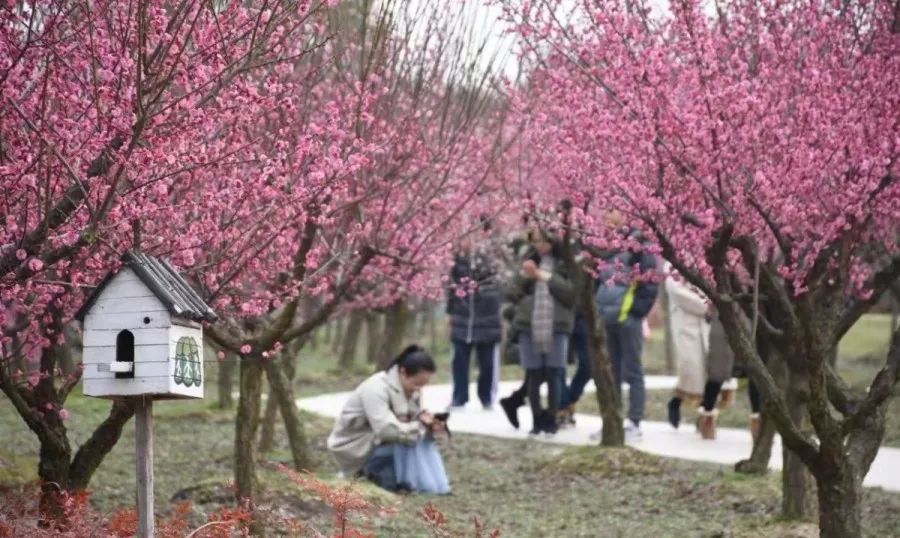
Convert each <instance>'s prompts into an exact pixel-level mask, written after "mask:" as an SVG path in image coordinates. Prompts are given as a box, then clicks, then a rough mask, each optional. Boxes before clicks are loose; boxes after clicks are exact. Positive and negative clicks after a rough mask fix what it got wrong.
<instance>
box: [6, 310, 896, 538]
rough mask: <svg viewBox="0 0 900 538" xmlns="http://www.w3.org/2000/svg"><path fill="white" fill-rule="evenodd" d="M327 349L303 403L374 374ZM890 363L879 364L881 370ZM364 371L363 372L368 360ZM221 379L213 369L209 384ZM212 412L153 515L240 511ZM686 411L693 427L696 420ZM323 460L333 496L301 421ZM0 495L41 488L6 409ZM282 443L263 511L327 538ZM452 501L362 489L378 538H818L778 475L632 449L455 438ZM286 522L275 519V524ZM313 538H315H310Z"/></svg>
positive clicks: (867, 335) (199, 406)
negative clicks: (190, 509) (286, 467)
mask: <svg viewBox="0 0 900 538" xmlns="http://www.w3.org/2000/svg"><path fill="white" fill-rule="evenodd" d="M886 323H887V322H886V320H884V319H881V318H880V317H877V316H875V317H872V316H869V317H867V318H865V319H864V320H863V323H862V324H861V326H859V327H857V328H855V329H854V331H853V333H851V335H850V336H848V339H847V341H845V342H844V343H843V344H842V348H841V357H842V358H841V368H842V370H843V371H845V372H846V374H847V377H848V379H851V381H852V382H853V383H854V384H856V385H857V386H860V385H859V384H860V383H863V381H862V380H863V379H864V378H865V376H867V375H870V374H871V373H872V372H874V371H875V369H877V367H878V363H877V362H876V361H875V360H874V359H871V358H870V357H872V356H875V357H879V355H880V356H881V357H883V351H884V348H885V345H886V338H887V327H886ZM654 346H656V349H657V350H661V349H662V345H661V341H659V340H656V341H655V342H653V343H651V345H650V346H648V347H649V348H650V349H648V358H647V363H648V370H650V371H653V369H656V371H657V372H659V373H662V371H664V369H665V366H664V364H663V361H662V359H661V351H657V352H652V351H651V350H652V349H653V348H654ZM327 347H328V346H325V345H322V346H319V347H318V348H316V347H313V348H311V349H309V350H305V351H304V352H303V353H302V354H301V357H300V358H299V362H298V376H297V379H296V386H297V390H298V395H308V394H315V393H322V392H329V391H333V390H347V389H350V388H352V387H353V386H354V384H355V383H356V382H357V381H358V380H359V379H361V378H362V377H364V376H365V375H366V374H367V373H368V372H370V371H371V370H370V367H369V366H368V365H366V364H364V363H363V364H362V365H361V366H360V367H358V369H356V370H355V371H353V372H341V373H336V372H334V366H333V364H334V363H333V361H332V360H326V357H329V356H330V351H329V350H328V349H326V348H327ZM434 353H435V355H436V358H437V359H438V361H439V363H440V371H439V381H446V380H448V379H449V375H448V373H449V368H448V366H449V349H448V348H447V347H443V348H441V346H438V347H437V349H435V351H434ZM879 360H883V359H879ZM360 362H363V361H360ZM503 376H504V377H505V378H508V379H519V378H520V371H519V369H518V367H517V366H507V367H505V368H504V371H503ZM207 379H209V380H214V379H215V366H214V365H213V367H212V368H210V370H209V371H208V372H207ZM207 387H208V391H207V399H206V400H204V401H190V402H160V403H158V404H156V405H155V409H154V411H155V417H156V445H155V452H156V468H155V470H156V480H157V483H156V495H157V509H158V511H159V512H160V513H168V512H169V511H171V510H172V508H173V506H174V503H175V502H178V501H180V500H191V501H192V502H193V503H194V506H195V510H196V512H197V514H198V521H199V520H200V519H201V518H202V514H203V513H205V512H209V511H212V510H214V509H216V508H218V507H220V506H222V505H228V504H230V503H231V502H232V501H231V493H230V489H229V483H230V482H231V481H232V480H233V478H232V454H233V442H234V419H233V411H227V410H224V411H223V410H219V409H216V408H215V403H216V390H215V385H214V384H210V385H207ZM668 396H669V395H668V394H667V391H655V392H652V393H651V394H650V398H649V400H650V401H649V402H648V404H649V405H648V411H649V414H650V418H652V419H655V420H664V403H665V401H666V400H667V399H668ZM594 402H595V400H594V399H593V398H592V397H587V398H585V399H584V403H583V407H584V408H585V409H586V410H587V411H596V403H594ZM746 405H747V403H746V397H745V396H743V395H741V397H739V398H738V404H737V405H736V406H735V407H734V408H732V409H730V410H728V411H726V412H724V413H723V414H722V422H723V423H724V424H729V425H736V426H744V425H745V423H746V416H747V409H746ZM893 405H894V407H893V408H892V411H891V412H890V415H891V416H890V420H892V422H891V424H890V425H889V429H888V442H889V443H892V444H897V445H900V435H898V430H900V427H898V424H897V419H898V416H900V413H898V412H897V411H900V408H898V407H897V405H898V404H897V402H896V400H895V402H894V404H893ZM66 408H67V409H68V410H69V411H70V413H71V418H70V419H69V421H68V425H69V428H70V440H71V441H72V444H73V445H75V446H77V445H78V444H80V443H81V442H83V441H84V440H86V439H87V437H88V436H89V435H90V433H91V431H92V429H93V428H94V427H95V426H96V425H97V424H98V423H99V422H100V421H101V420H102V419H103V417H105V415H106V413H107V412H108V409H109V404H108V403H107V402H105V401H102V400H95V399H91V398H84V397H82V396H81V395H80V391H79V390H77V389H76V391H74V392H73V395H72V396H71V397H70V399H69V401H68V402H67V405H66ZM689 413H690V412H689V410H686V415H689ZM304 419H305V424H306V428H307V434H308V436H309V439H310V442H311V445H312V447H313V453H314V457H315V461H316V464H315V469H314V471H315V472H316V473H317V474H318V475H319V476H321V477H322V478H323V479H324V480H326V481H327V482H329V483H337V481H336V479H335V478H334V473H335V468H334V466H333V464H332V462H331V461H330V459H329V458H328V456H327V454H326V452H325V449H324V443H325V437H326V436H327V433H328V431H329V429H330V427H331V421H330V420H326V419H322V418H319V417H314V416H310V415H304ZM0 436H2V438H3V439H5V440H6V441H5V442H3V443H2V444H0V488H2V487H3V486H13V485H16V484H21V483H23V482H28V481H31V480H34V479H35V477H36V463H37V450H38V444H37V440H36V439H35V437H34V435H33V434H32V433H31V432H30V431H28V430H27V428H26V427H25V426H24V424H23V423H22V421H21V419H19V418H18V416H17V415H16V414H15V411H14V410H13V409H12V406H11V405H10V404H9V402H7V401H6V400H5V399H2V397H0ZM133 438H134V433H133V425H132V424H129V425H128V426H127V427H126V429H125V432H124V434H123V437H122V440H121V441H120V443H119V444H118V445H117V446H116V447H115V449H114V450H113V451H112V452H111V453H110V455H109V456H108V457H107V459H106V460H105V461H104V463H103V465H102V466H101V467H100V469H99V470H98V471H97V474H96V475H95V477H94V480H93V481H92V483H91V489H92V491H93V495H92V498H91V502H92V504H93V506H94V507H96V508H97V509H99V510H101V511H103V512H104V513H110V512H112V511H114V510H115V509H118V508H125V507H130V506H133V504H134V442H133ZM285 444H286V441H285V436H284V434H283V431H282V430H281V429H279V430H278V436H277V446H276V449H275V450H274V452H272V453H271V454H265V455H263V456H261V459H262V461H263V464H262V465H261V466H260V479H261V484H262V487H263V488H264V494H263V496H262V497H263V502H264V504H265V505H267V506H268V507H270V509H271V512H272V514H273V520H275V519H279V518H287V519H293V520H297V521H304V522H306V523H307V524H308V525H309V526H310V527H312V528H316V529H319V530H320V531H322V532H324V533H326V534H327V533H328V531H329V529H330V525H331V521H332V516H333V515H332V513H331V512H330V509H328V508H327V507H326V506H325V505H324V504H323V503H322V502H321V501H319V500H318V499H317V498H316V497H315V496H314V495H312V494H310V493H306V492H301V491H299V490H298V489H297V488H296V487H295V486H294V485H293V484H291V483H290V482H289V481H288V479H287V478H286V477H285V476H284V475H283V474H282V473H279V472H277V471H275V470H274V469H272V468H271V466H270V465H267V464H268V463H277V462H282V463H288V462H289V461H290V458H289V453H288V451H287V449H286V446H285ZM444 454H445V458H446V464H447V467H448V470H449V473H450V475H451V479H452V481H453V485H454V495H452V496H449V497H440V498H425V497H418V496H411V497H406V496H404V497H399V496H394V495H391V494H386V493H384V492H381V491H378V490H377V489H375V488H372V487H371V486H368V485H362V486H361V488H362V491H363V493H364V495H365V496H366V497H367V498H368V499H370V500H371V501H372V502H374V503H376V504H378V505H379V506H384V507H386V508H390V509H394V510H396V513H395V514H394V515H392V516H384V515H377V516H375V517H374V519H373V520H372V521H371V522H370V524H371V525H372V529H373V530H374V531H375V532H376V534H377V535H378V536H429V535H430V534H429V532H428V530H427V528H426V526H425V525H424V524H423V523H422V520H421V515H420V512H421V511H422V509H423V507H424V506H425V504H426V503H427V502H429V501H430V502H433V503H434V505H435V506H436V507H437V508H438V509H440V510H441V511H443V512H444V513H445V514H446V516H447V519H448V525H449V526H450V527H452V528H454V529H457V530H461V531H466V532H468V535H472V533H471V531H472V529H473V525H472V518H473V517H477V518H479V519H480V520H482V521H484V522H485V524H486V525H487V527H488V528H494V527H496V528H499V529H501V531H502V535H503V536H516V537H520V536H522V537H530V536H535V537H539V536H554V537H569V536H572V537H575V536H611V537H616V536H623V537H624V536H653V535H655V536H704V537H718V536H722V537H724V536H747V537H751V536H752V537H754V538H766V537H775V536H799V537H803V536H815V535H816V534H815V529H814V526H810V525H807V524H803V523H797V522H782V521H778V520H777V517H776V516H777V513H778V503H779V498H780V487H779V479H780V477H779V475H778V474H772V475H770V476H766V477H745V476H741V475H736V474H734V473H732V472H731V471H730V470H729V469H728V468H726V467H723V466H717V465H712V464H702V463H693V462H682V461H677V460H666V459H660V458H656V457H654V456H648V455H644V454H642V453H637V452H634V451H631V450H625V449H622V450H601V449H599V448H593V447H587V448H561V447H559V446H554V445H549V444H544V443H540V442H534V441H509V440H497V439H489V438H481V437H475V436H466V435H458V436H454V438H453V441H452V443H451V444H450V445H449V446H446V447H445V448H444ZM865 505H866V507H865V512H864V524H865V527H866V535H867V536H873V537H874V536H893V535H896V534H897V519H896V514H897V513H898V512H900V493H887V492H883V491H880V490H871V489H869V490H866V499H865ZM276 515H277V517H275V516H276ZM308 535H312V534H311V531H308Z"/></svg>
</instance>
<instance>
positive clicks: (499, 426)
mask: <svg viewBox="0 0 900 538" xmlns="http://www.w3.org/2000/svg"><path fill="white" fill-rule="evenodd" d="M518 386H519V382H515V381H504V382H502V383H500V394H501V395H506V394H509V393H510V392H512V391H513V390H515V389H516V388H517V387H518ZM646 386H647V389H670V388H672V387H674V386H675V378H674V377H669V376H647V378H646ZM545 388H546V387H545ZM586 390H587V391H593V385H592V384H589V385H588V388H587V389H586ZM475 393H476V390H475V386H474V384H473V386H472V387H471V390H470V394H473V395H474V394H475ZM349 394H350V393H349V392H339V393H334V394H324V395H321V396H315V397H312V398H304V399H301V400H297V405H298V406H299V407H300V408H301V409H304V410H306V411H310V412H313V413H317V414H320V415H324V416H327V417H337V416H338V414H339V413H340V412H341V409H342V408H343V406H344V402H345V401H346V400H347V397H348V396H349ZM450 394H451V386H450V385H449V384H445V385H429V386H427V387H425V389H424V391H423V394H422V399H423V403H424V405H425V407H426V408H428V409H432V410H437V411H442V410H443V409H444V408H445V407H446V405H447V403H448V402H450ZM476 401H477V398H476ZM685 411H686V413H685V415H686V418H687V419H688V422H687V423H686V424H685V423H682V425H681V428H679V429H678V430H675V429H674V428H672V426H671V425H670V424H668V423H664V422H642V423H641V430H642V431H643V437H642V439H641V440H639V441H637V442H633V443H629V445H631V446H632V447H634V448H636V449H638V450H643V451H644V452H649V453H651V454H657V455H659V456H666V457H671V458H681V459H685V460H693V461H705V462H711V463H719V464H724V465H733V464H734V463H735V462H737V461H739V460H742V459H745V458H746V457H748V456H749V455H750V451H751V448H752V440H751V438H750V432H749V430H746V429H734V428H719V429H718V437H717V439H716V440H715V441H704V440H703V439H701V438H700V436H699V435H698V434H697V433H696V432H695V431H694V425H693V423H691V422H690V417H692V416H693V413H692V412H691V411H690V410H685ZM575 420H576V426H575V427H574V428H571V429H566V430H561V431H560V432H559V433H558V434H556V435H555V436H553V437H552V438H547V437H545V436H541V437H539V438H538V439H539V440H541V441H543V442H549V443H558V444H567V445H589V444H594V442H593V441H591V440H590V434H591V433H594V432H596V431H598V430H600V427H601V425H602V421H601V420H600V417H599V416H595V415H581V414H578V415H576V416H575ZM519 421H520V422H521V424H520V427H519V429H518V430H516V429H514V428H513V427H512V426H511V425H510V424H509V422H508V421H507V420H506V417H505V416H504V414H503V411H502V410H501V409H500V407H499V406H495V408H494V409H493V410H491V411H485V410H483V409H482V408H481V405H480V404H478V403H472V402H471V401H470V402H469V405H468V406H467V408H466V409H464V410H461V411H454V413H453V414H452V415H451V416H450V422H449V426H450V429H451V431H453V432H459V433H470V434H475V435H487V436H491V437H499V438H504V439H526V438H528V431H529V430H530V429H531V412H530V411H529V410H528V408H527V407H522V408H520V409H519ZM769 465H770V467H771V468H772V469H780V468H781V443H780V439H779V438H778V437H777V436H776V438H775V446H774V448H773V450H772V459H771V461H770V462H769ZM864 484H865V485H866V486H870V487H881V488H884V489H886V490H890V491H900V449H897V448H888V447H882V448H881V450H879V451H878V456H877V457H876V458H875V461H874V463H873V464H872V468H871V469H870V470H869V474H868V475H867V476H866V479H865V482H864Z"/></svg>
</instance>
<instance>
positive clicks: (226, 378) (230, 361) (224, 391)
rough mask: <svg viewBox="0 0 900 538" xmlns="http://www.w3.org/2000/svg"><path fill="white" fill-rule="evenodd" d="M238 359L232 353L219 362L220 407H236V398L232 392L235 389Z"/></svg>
mask: <svg viewBox="0 0 900 538" xmlns="http://www.w3.org/2000/svg"><path fill="white" fill-rule="evenodd" d="M235 361H236V359H235V357H234V356H232V355H226V356H225V358H224V359H222V360H221V361H219V362H218V366H219V409H231V408H232V407H234V398H233V397H232V396H231V392H232V391H233V390H234V371H235V370H236V369H237V362H235Z"/></svg>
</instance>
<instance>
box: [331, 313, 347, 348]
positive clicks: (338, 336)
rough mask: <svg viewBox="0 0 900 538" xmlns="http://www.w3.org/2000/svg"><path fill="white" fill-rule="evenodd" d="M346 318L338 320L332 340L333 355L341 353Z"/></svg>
mask: <svg viewBox="0 0 900 538" xmlns="http://www.w3.org/2000/svg"><path fill="white" fill-rule="evenodd" d="M344 338H345V334H344V318H343V317H340V318H338V319H337V322H336V323H335V327H334V335H332V338H331V354H332V355H337V354H338V353H340V352H341V342H342V341H343V340H344Z"/></svg>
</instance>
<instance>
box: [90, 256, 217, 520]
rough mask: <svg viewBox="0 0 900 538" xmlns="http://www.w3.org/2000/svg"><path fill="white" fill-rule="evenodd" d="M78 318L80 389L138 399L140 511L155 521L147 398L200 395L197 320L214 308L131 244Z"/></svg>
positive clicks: (149, 400) (200, 330)
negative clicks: (131, 248) (81, 331)
mask: <svg viewBox="0 0 900 538" xmlns="http://www.w3.org/2000/svg"><path fill="white" fill-rule="evenodd" d="M122 262H123V264H122V267H121V268H120V269H119V270H118V271H116V272H113V273H110V274H109V275H107V276H106V278H104V279H103V281H102V282H100V284H99V285H98V286H97V288H96V289H95V290H94V292H93V293H92V294H91V296H90V297H89V298H88V300H87V302H86V303H85V304H84V306H83V307H82V308H81V310H79V311H78V313H77V314H76V318H77V319H79V320H81V321H82V322H83V325H84V352H83V357H84V358H83V361H82V362H83V364H84V372H83V374H82V379H83V387H84V388H83V390H84V395H85V396H93V397H96V398H107V399H120V398H134V399H136V400H137V410H136V412H135V450H136V451H137V496H138V518H139V527H140V529H139V530H140V534H141V536H152V535H153V532H154V529H153V517H154V512H153V416H152V410H153V407H152V405H153V400H160V399H173V398H203V382H204V375H203V325H202V323H203V322H204V321H206V322H212V321H215V320H216V319H217V318H216V314H215V312H213V310H212V309H211V308H210V307H209V306H208V305H207V304H206V303H205V302H204V301H203V300H202V299H201V298H200V296H198V295H197V293H196V292H195V291H194V290H193V289H191V287H190V286H189V285H188V283H187V282H185V280H184V279H183V278H182V277H181V275H179V274H178V273H177V272H176V271H175V269H174V268H172V266H171V265H169V264H168V263H167V262H165V261H162V260H159V259H157V258H154V257H152V256H148V255H146V254H143V253H140V252H137V251H130V252H127V253H126V254H125V255H124V256H123V257H122Z"/></svg>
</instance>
